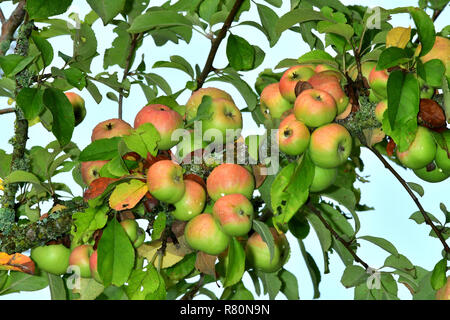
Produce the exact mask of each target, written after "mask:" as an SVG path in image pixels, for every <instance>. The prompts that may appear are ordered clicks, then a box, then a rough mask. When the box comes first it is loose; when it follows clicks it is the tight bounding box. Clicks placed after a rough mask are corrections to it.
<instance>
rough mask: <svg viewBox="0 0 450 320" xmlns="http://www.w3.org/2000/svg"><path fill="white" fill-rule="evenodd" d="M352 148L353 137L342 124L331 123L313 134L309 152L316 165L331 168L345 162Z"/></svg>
mask: <svg viewBox="0 0 450 320" xmlns="http://www.w3.org/2000/svg"><path fill="white" fill-rule="evenodd" d="M351 150H352V137H351V135H350V133H349V132H348V131H347V129H346V128H345V127H343V126H341V125H340V124H337V123H330V124H326V125H324V126H322V127H319V128H317V129H316V130H314V131H313V133H312V134H311V140H310V142H309V152H310V156H311V159H312V161H313V162H314V164H315V165H317V166H319V167H322V168H325V169H331V168H335V167H337V166H339V165H341V164H343V163H344V162H345V161H346V160H347V158H348V156H349V155H350V152H351Z"/></svg>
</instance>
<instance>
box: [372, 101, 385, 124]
mask: <svg viewBox="0 0 450 320" xmlns="http://www.w3.org/2000/svg"><path fill="white" fill-rule="evenodd" d="M387 106H388V105H387V100H381V101H380V102H378V104H377V105H376V107H375V118H376V119H377V120H378V121H379V122H380V123H383V115H384V112H385V111H386V110H387Z"/></svg>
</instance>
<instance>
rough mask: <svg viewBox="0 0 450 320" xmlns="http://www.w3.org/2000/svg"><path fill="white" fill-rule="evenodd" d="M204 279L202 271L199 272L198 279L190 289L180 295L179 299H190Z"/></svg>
mask: <svg viewBox="0 0 450 320" xmlns="http://www.w3.org/2000/svg"><path fill="white" fill-rule="evenodd" d="M204 280H205V275H204V274H203V273H201V274H200V279H199V280H198V282H197V283H196V284H195V286H193V287H192V289H191V290H189V291H188V292H187V293H186V294H185V295H184V296H183V297H181V300H192V299H193V298H194V296H195V295H196V294H197V292H198V290H200V288H201V287H202V286H203V281H204Z"/></svg>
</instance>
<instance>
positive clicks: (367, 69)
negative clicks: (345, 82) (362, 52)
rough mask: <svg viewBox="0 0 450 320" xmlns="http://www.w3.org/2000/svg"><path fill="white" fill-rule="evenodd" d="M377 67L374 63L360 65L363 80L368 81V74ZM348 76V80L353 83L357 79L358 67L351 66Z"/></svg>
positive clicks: (366, 62) (367, 62) (368, 62)
mask: <svg viewBox="0 0 450 320" xmlns="http://www.w3.org/2000/svg"><path fill="white" fill-rule="evenodd" d="M376 66H377V63H376V62H375V61H365V62H363V63H362V64H361V72H362V75H363V77H364V78H366V79H367V80H369V74H370V71H372V69H373V68H374V67H376ZM348 75H349V76H350V78H351V79H352V80H353V81H356V78H357V77H358V67H357V66H356V64H355V65H353V66H352V67H351V68H350V69H349V72H348Z"/></svg>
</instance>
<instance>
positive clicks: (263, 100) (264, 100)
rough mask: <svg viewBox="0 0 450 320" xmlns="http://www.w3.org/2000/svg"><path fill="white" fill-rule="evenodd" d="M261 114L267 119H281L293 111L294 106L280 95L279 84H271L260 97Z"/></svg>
mask: <svg viewBox="0 0 450 320" xmlns="http://www.w3.org/2000/svg"><path fill="white" fill-rule="evenodd" d="M260 107H261V112H262V113H263V115H264V116H265V117H266V118H267V119H279V118H281V116H282V114H283V113H284V112H286V111H288V110H289V109H292V104H291V103H290V102H289V101H288V100H286V99H285V98H284V97H283V96H282V95H281V93H280V87H279V83H278V82H276V83H271V84H269V85H268V86H267V87H265V88H264V89H263V91H262V92H261V97H260Z"/></svg>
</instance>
